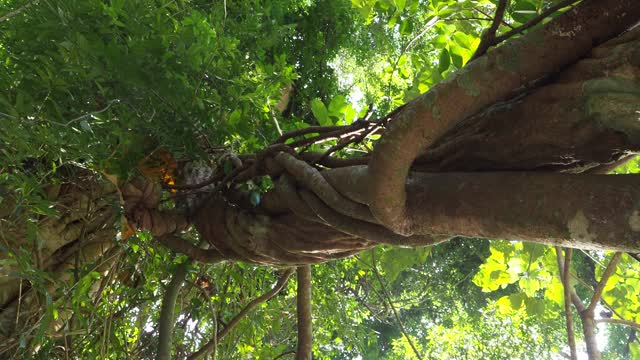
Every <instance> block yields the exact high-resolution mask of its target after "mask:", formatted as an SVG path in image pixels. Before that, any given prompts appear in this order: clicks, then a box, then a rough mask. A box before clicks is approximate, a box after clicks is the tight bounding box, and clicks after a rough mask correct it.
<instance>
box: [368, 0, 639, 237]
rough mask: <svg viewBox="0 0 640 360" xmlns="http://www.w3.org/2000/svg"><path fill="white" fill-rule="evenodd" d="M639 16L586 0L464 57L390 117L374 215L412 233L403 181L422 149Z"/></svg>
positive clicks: (625, 5)
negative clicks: (497, 44)
mask: <svg viewBox="0 0 640 360" xmlns="http://www.w3.org/2000/svg"><path fill="white" fill-rule="evenodd" d="M638 18H640V7H638V6H637V4H636V2H635V1H633V0H602V1H595V0H591V1H585V2H583V3H581V4H580V5H578V6H576V7H575V8H574V9H573V10H571V11H569V12H567V13H565V14H563V15H561V16H559V17H557V18H556V19H554V20H553V21H551V22H549V23H548V24H546V25H545V26H543V27H540V28H538V29H536V30H534V31H532V32H530V33H528V34H526V35H524V36H522V37H521V38H519V39H515V40H512V41H511V42H509V43H508V44H505V45H503V46H500V47H498V48H497V49H494V50H493V51H491V52H489V53H488V54H486V55H484V56H482V57H480V58H478V59H477V60H476V61H474V62H472V63H469V64H468V65H467V66H465V67H464V68H463V69H462V70H461V71H460V72H458V73H457V74H455V76H453V77H451V78H449V79H448V80H447V81H444V82H442V83H440V84H438V85H437V86H435V87H434V88H432V89H431V90H430V91H429V92H427V93H426V94H424V95H422V96H420V97H418V98H417V99H415V100H413V101H412V102H410V103H408V104H407V105H405V106H404V107H403V108H402V111H399V112H398V113H397V114H396V116H395V117H394V118H393V120H392V121H391V122H390V126H389V129H388V131H387V132H386V133H385V135H384V136H383V137H382V140H381V141H380V143H379V144H378V145H377V146H376V148H375V151H374V153H373V156H372V158H371V161H370V163H369V174H370V178H371V179H372V180H371V181H369V182H368V187H369V194H370V197H371V199H370V203H369V205H370V208H371V211H372V213H373V214H374V216H375V217H376V218H377V219H378V220H380V222H381V223H382V224H383V225H385V226H386V227H387V228H389V229H391V230H394V231H395V232H398V233H401V234H403V235H410V234H412V233H413V232H414V231H415V229H414V228H415V225H416V223H415V221H414V220H413V219H411V217H409V216H407V204H406V203H407V193H406V191H405V187H404V186H405V180H406V177H407V175H408V173H409V170H410V168H411V165H412V163H413V161H414V160H415V159H416V157H417V156H418V154H419V153H420V151H421V150H422V149H424V148H426V147H428V146H429V145H431V144H432V143H433V142H434V141H436V140H437V139H439V138H440V137H441V136H442V135H443V134H444V133H445V132H446V131H447V130H449V129H451V128H452V127H453V126H455V125H456V124H458V123H460V122H461V121H462V120H464V119H465V118H466V117H468V116H470V115H473V114H474V113H477V112H478V111H480V110H482V109H483V108H485V107H487V106H489V105H491V104H493V103H495V102H496V101H500V100H504V99H505V98H506V97H508V96H509V95H510V94H511V93H512V92H513V91H514V90H516V89H518V88H520V87H522V86H526V85H527V84H528V83H529V82H531V81H534V80H536V79H538V78H540V77H542V76H545V75H548V74H550V73H553V72H554V71H557V70H559V69H560V68H562V67H564V66H566V65H568V64H570V63H572V62H574V61H576V60H578V59H580V58H581V57H583V56H584V55H585V54H586V53H588V52H589V51H590V50H591V49H592V48H593V47H594V45H597V44H600V43H602V42H604V41H606V40H608V39H610V38H612V37H614V36H616V35H617V34H619V33H621V32H622V31H624V30H626V29H628V28H629V27H630V26H632V25H634V24H635V23H636V22H637V21H638ZM522 54H526V58H524V57H522Z"/></svg>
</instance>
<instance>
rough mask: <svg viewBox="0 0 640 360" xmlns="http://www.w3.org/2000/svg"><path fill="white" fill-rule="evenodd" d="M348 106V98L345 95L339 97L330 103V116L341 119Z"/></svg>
mask: <svg viewBox="0 0 640 360" xmlns="http://www.w3.org/2000/svg"><path fill="white" fill-rule="evenodd" d="M348 105H349V104H348V103H347V98H345V97H344V96H343V95H337V96H336V97H334V98H333V99H332V100H331V103H329V116H335V117H337V118H341V117H342V115H343V114H344V111H345V110H346V108H347V106H348Z"/></svg>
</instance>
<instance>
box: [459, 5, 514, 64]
mask: <svg viewBox="0 0 640 360" xmlns="http://www.w3.org/2000/svg"><path fill="white" fill-rule="evenodd" d="M508 2H509V0H500V2H499V3H498V6H497V7H496V14H495V15H494V17H493V22H492V23H491V26H489V29H487V31H486V32H485V33H484V35H483V36H482V39H481V40H480V45H478V49H477V50H476V52H475V54H473V56H472V57H471V59H469V61H473V60H475V59H477V58H479V57H480V56H482V55H484V53H486V52H487V49H489V47H490V46H492V45H495V44H496V41H495V39H496V31H498V28H499V27H500V23H501V22H502V19H503V18H504V11H505V10H506V9H507V3H508Z"/></svg>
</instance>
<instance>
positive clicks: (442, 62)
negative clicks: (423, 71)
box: [438, 49, 451, 74]
mask: <svg viewBox="0 0 640 360" xmlns="http://www.w3.org/2000/svg"><path fill="white" fill-rule="evenodd" d="M449 66H451V57H450V56H449V51H448V50H447V49H442V51H441V52H440V57H439V58H438V72H440V73H441V74H442V73H443V72H445V71H447V69H449Z"/></svg>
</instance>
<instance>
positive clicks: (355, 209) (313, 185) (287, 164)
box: [275, 153, 376, 223]
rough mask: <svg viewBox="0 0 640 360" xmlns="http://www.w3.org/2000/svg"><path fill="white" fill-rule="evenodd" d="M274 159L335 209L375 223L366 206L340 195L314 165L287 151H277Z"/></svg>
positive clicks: (352, 216)
mask: <svg viewBox="0 0 640 360" xmlns="http://www.w3.org/2000/svg"><path fill="white" fill-rule="evenodd" d="M275 159H276V161H277V162H278V163H279V164H280V165H282V166H283V167H284V168H285V169H286V170H287V172H288V173H289V174H291V176H293V178H294V179H296V180H297V181H299V182H300V183H301V184H302V185H304V186H305V187H306V188H308V189H310V190H311V191H313V192H314V193H315V194H316V195H318V196H319V197H320V198H322V200H323V201H325V202H326V203H327V205H329V206H330V207H332V208H333V209H335V210H336V211H338V212H340V213H341V214H344V215H347V216H349V217H351V218H354V219H358V220H362V221H367V222H370V223H376V221H375V219H374V218H373V216H372V215H371V212H370V211H369V208H367V206H365V205H362V204H359V203H356V202H353V201H351V200H349V199H347V198H345V197H344V196H342V195H341V194H340V193H339V192H337V191H336V190H335V189H334V188H333V186H331V185H330V184H329V183H328V182H327V180H325V178H324V177H323V176H322V174H321V173H320V172H319V171H318V170H317V169H315V168H314V167H312V166H310V165H309V164H307V163H306V162H304V161H301V160H298V159H296V158H295V157H293V156H291V155H290V154H287V153H279V154H277V155H276V157H275Z"/></svg>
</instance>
